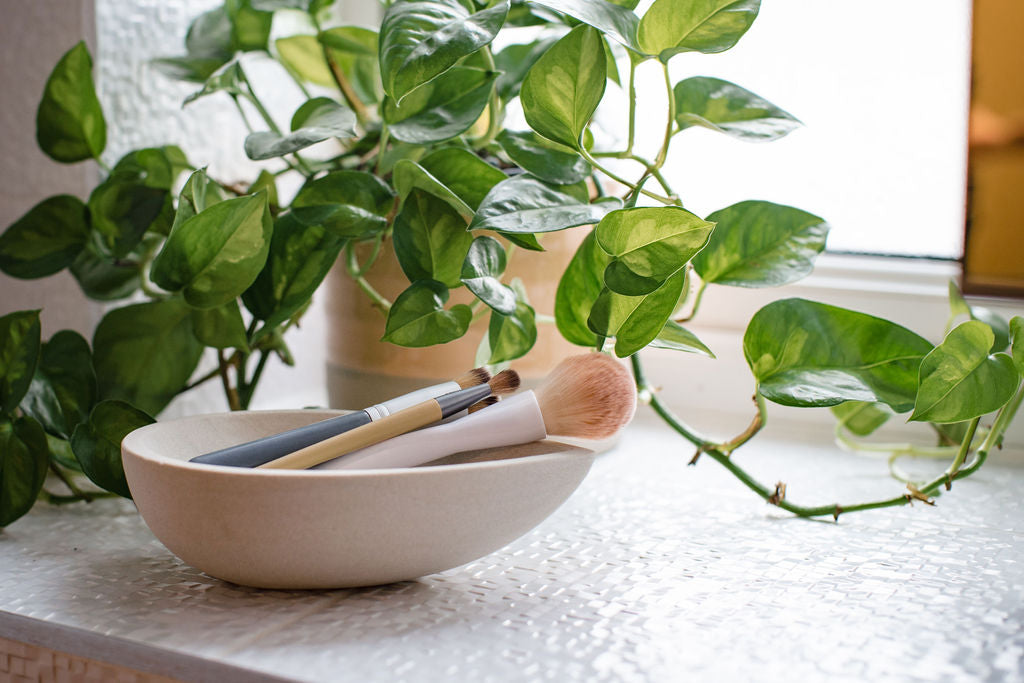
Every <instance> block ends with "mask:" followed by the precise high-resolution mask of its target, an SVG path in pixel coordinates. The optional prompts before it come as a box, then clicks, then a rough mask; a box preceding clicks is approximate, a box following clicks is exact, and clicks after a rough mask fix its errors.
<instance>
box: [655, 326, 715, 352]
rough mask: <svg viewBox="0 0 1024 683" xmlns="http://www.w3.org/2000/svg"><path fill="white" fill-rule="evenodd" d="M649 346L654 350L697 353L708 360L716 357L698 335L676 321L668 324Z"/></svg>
mask: <svg viewBox="0 0 1024 683" xmlns="http://www.w3.org/2000/svg"><path fill="white" fill-rule="evenodd" d="M649 346H650V347H651V348H654V349H672V350H673V351H685V352H687V353H697V354H700V355H701V356H707V357H708V358H714V357H715V354H714V353H712V352H711V349H709V348H708V347H707V346H706V345H705V344H704V342H702V341H701V340H700V339H698V338H697V335H695V334H694V333H693V332H690V331H689V330H688V329H686V328H685V327H683V326H682V325H680V324H679V323H677V322H676V321H675V320H669V321H668V322H666V323H665V327H663V328H661V332H659V333H658V336H657V337H655V338H654V341H652V342H651V343H650V344H649Z"/></svg>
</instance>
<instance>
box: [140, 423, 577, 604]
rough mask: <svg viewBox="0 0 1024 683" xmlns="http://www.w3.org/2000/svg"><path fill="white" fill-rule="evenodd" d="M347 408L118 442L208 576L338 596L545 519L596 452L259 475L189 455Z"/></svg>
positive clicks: (424, 568) (173, 537) (170, 539)
mask: <svg viewBox="0 0 1024 683" xmlns="http://www.w3.org/2000/svg"><path fill="white" fill-rule="evenodd" d="M338 414H340V413H339V412H338V411H323V410H316V411H312V410H289V411H258V412H236V413H224V414H217V415H197V416H193V417H186V418H182V419H177V420H168V421H166V422H157V423H155V424H151V425H149V426H146V427H143V428H141V429H138V430H136V431H134V432H132V433H131V434H129V435H128V436H126V437H125V439H124V441H123V442H122V444H121V451H122V455H123V460H124V471H125V475H126V477H127V479H128V486H129V488H130V489H131V492H132V497H133V498H134V500H135V503H136V505H137V506H138V508H139V512H140V513H141V515H142V518H143V519H144V520H145V522H146V524H147V525H148V526H149V528H150V529H151V530H152V532H153V534H154V535H155V536H156V537H157V538H158V539H159V540H160V541H161V542H162V543H163V544H164V545H165V546H167V548H168V549H169V550H170V551H171V552H173V553H174V554H175V555H177V556H178V557H180V558H181V559H182V560H184V561H185V562H186V563H188V564H190V565H192V566H193V567H196V568H198V569H200V570H202V571H204V572H206V573H207V574H209V575H211V576H215V577H217V578H220V579H224V580H226V581H231V582H234V583H238V584H242V585H246V586H255V587H260V588H288V589H291V588H340V587H351V586H369V585H377V584H382V583H391V582H394V581H401V580H405V579H414V578H417V577H420V576H424V575H426V574H432V573H434V572H438V571H442V570H445V569H451V568H452V567H457V566H459V565H462V564H465V563H466V562H469V561H471V560H474V559H476V558H479V557H482V556H484V555H486V554H488V553H490V552H492V551H494V550H497V549H498V548H501V547H502V546H504V545H506V544H508V543H509V542H510V541H512V540H514V539H516V538H518V537H519V536H521V535H522V534H524V533H526V532H527V531H529V530H530V529H532V528H533V527H534V526H536V525H537V524H539V523H540V522H541V521H542V520H544V519H545V518H546V517H547V516H548V515H550V514H551V513H552V512H553V511H554V510H555V509H556V508H557V507H558V506H559V505H561V503H562V502H563V501H564V500H565V499H566V498H568V497H569V495H570V494H571V493H572V492H573V491H574V490H575V489H576V487H577V486H578V485H579V483H580V482H581V481H582V480H583V477H584V476H585V475H586V473H587V471H588V470H589V469H590V465H591V463H592V462H593V452H592V451H590V450H588V449H585V448H581V447H579V446H577V445H571V444H567V443H562V442H558V441H552V440H547V441H541V442H536V443H534V444H527V445H526V446H519V447H514V448H508V449H490V450H489V451H480V452H477V453H468V454H463V455H460V456H457V457H456V458H448V459H445V460H443V461H438V462H439V463H441V464H431V465H428V466H422V467H415V468H403V469H378V470H318V471H312V470H263V469H243V468H237V467H221V466H210V465H198V464H194V463H190V462H188V460H189V458H191V457H193V456H196V455H200V454H202V453H207V452H210V451H213V450H217V449H219V448H224V447H226V446H230V445H233V444H236V443H242V442H245V441H250V440H252V439H255V438H258V437H261V436H267V435H270V434H275V433H277V432H281V431H284V430H287V429H292V428H295V427H299V426H302V425H305V424H309V423H311V422H314V421H316V420H322V419H325V418H327V417H333V416H335V415H338Z"/></svg>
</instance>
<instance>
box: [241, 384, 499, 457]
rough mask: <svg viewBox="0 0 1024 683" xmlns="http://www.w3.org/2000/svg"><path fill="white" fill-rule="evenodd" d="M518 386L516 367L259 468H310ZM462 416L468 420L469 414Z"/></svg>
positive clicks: (452, 413) (427, 423)
mask: <svg viewBox="0 0 1024 683" xmlns="http://www.w3.org/2000/svg"><path fill="white" fill-rule="evenodd" d="M518 388H519V375H518V374H516V372H515V370H502V371H501V372H499V373H498V374H497V375H495V376H494V377H492V378H491V379H490V380H488V382H487V383H486V384H480V385H478V386H475V387H469V388H468V389H462V390H460V391H454V392H452V393H450V394H445V395H444V396H438V397H437V398H432V399H428V400H426V401H423V402H422V403H418V404H416V405H414V406H412V407H411V408H406V409H405V410H400V411H398V412H397V413H392V414H391V415H388V416H387V417H384V418H381V419H380V420H377V421H375V422H371V423H370V424H365V425H363V426H361V427H356V428H355V429H353V430H351V431H349V432H345V433H344V434H339V435H337V436H332V437H331V438H329V439H325V440H324V441H321V442H319V443H315V444H312V445H310V446H307V447H305V448H302V449H300V450H297V451H295V452H294V453H289V454H288V455H286V456H284V457H281V458H277V459H276V460H271V461H270V462H267V463H264V464H262V465H260V467H261V468H265V469H298V470H303V469H308V468H310V467H313V466H314V465H319V464H320V463H322V462H324V461H326V460H331V459H332V458H337V457H338V456H341V455H344V454H346V453H351V452H352V451H356V450H359V449H360V448H366V447H367V446H372V445H373V444H376V443H380V442H381V441H384V440H386V439H390V438H393V437H396V436H398V435H400V434H405V433H406V432H411V431H413V430H415V429H419V428H420V427H425V426H426V425H429V424H432V423H434V422H438V421H440V420H443V419H444V418H446V417H448V416H450V415H454V414H456V413H459V412H462V411H463V410H466V409H467V408H469V407H470V406H472V405H473V404H475V403H477V402H479V401H481V400H483V399H485V398H487V397H488V396H491V395H500V394H507V393H509V392H512V391H515V390H516V389H518ZM483 412H484V411H483V410H481V411H479V412H478V413H475V414H477V415H480V414H483ZM463 419H468V417H467V418H463ZM455 422H458V420H456V421H455ZM452 424H454V423H452Z"/></svg>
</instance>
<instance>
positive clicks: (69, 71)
mask: <svg viewBox="0 0 1024 683" xmlns="http://www.w3.org/2000/svg"><path fill="white" fill-rule="evenodd" d="M36 142H37V143H39V148H40V149H41V150H43V152H45V153H46V154H47V155H48V156H49V157H50V158H51V159H54V160H55V161H60V162H63V163H66V164H68V163H73V162H75V161H82V160H83V159H98V158H99V156H100V154H101V153H102V152H103V149H104V148H105V147H106V145H107V123H106V121H105V120H104V118H103V110H102V108H101V107H100V101H99V99H98V98H97V97H96V86H95V85H94V84H93V80H92V57H90V56H89V50H88V48H86V46H85V43H84V42H79V43H78V44H77V45H75V46H74V47H73V48H71V49H70V50H68V51H67V52H66V53H64V56H63V57H61V58H60V61H59V62H57V66H55V67H54V68H53V71H52V72H51V73H50V77H49V79H47V81H46V87H45V89H44V90H43V99H42V100H41V101H40V102H39V109H38V110H37V111H36Z"/></svg>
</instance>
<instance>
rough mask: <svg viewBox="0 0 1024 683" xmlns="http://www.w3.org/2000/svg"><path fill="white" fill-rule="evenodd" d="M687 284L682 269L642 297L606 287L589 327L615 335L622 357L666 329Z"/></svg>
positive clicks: (598, 299)
mask: <svg viewBox="0 0 1024 683" xmlns="http://www.w3.org/2000/svg"><path fill="white" fill-rule="evenodd" d="M685 283H686V271H685V270H683V271H680V272H679V273H676V274H675V275H673V276H672V277H670V278H669V279H668V280H666V281H665V284H663V285H662V286H661V287H659V288H658V289H656V290H654V291H653V292H650V293H649V294H643V295H640V296H625V295H623V294H616V293H615V292H613V291H611V290H610V289H608V288H607V287H605V288H604V289H603V290H602V291H601V294H600V295H599V296H598V297H597V300H596V301H595V302H594V306H593V308H591V310H590V317H589V318H588V319H587V326H588V327H589V328H590V329H591V331H593V332H596V333H597V334H600V335H601V336H603V337H615V355H617V356H618V357H619V358H625V357H626V356H631V355H633V354H634V353H636V352H637V351H639V350H640V349H642V348H644V347H645V346H647V345H648V344H650V343H651V342H652V341H654V340H655V339H656V338H657V337H658V335H659V334H661V333H662V330H664V329H665V324H666V323H667V322H668V319H669V317H670V316H671V315H672V312H673V311H674V310H675V307H676V303H677V302H678V301H679V295H680V294H682V292H683V285H684V284H685Z"/></svg>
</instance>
